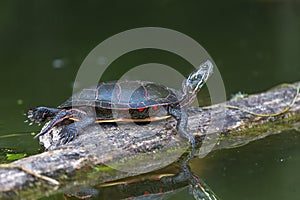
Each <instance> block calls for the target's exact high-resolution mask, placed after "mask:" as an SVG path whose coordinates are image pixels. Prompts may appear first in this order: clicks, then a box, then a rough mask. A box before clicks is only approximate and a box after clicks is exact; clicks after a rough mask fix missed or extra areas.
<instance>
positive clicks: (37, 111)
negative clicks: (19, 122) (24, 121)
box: [27, 107, 60, 123]
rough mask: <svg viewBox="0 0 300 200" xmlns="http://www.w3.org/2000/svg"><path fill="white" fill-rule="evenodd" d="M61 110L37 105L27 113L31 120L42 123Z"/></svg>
mask: <svg viewBox="0 0 300 200" xmlns="http://www.w3.org/2000/svg"><path fill="white" fill-rule="evenodd" d="M59 112H60V109H57V108H48V107H37V108H34V109H30V110H29V111H28V113H27V117H28V119H29V120H30V121H31V122H35V123H42V122H44V121H46V120H47V119H49V118H53V117H54V116H55V115H57V114H58V113H59Z"/></svg>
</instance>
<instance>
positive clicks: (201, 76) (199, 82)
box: [182, 60, 213, 97]
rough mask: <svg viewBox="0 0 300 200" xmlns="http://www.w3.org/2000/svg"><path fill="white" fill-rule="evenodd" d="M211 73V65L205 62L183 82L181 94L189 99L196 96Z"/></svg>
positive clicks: (209, 62) (208, 61)
mask: <svg viewBox="0 0 300 200" xmlns="http://www.w3.org/2000/svg"><path fill="white" fill-rule="evenodd" d="M212 73H213V64H212V62H211V61H210V60H207V61H205V62H204V63H202V64H201V65H200V67H199V68H198V69H197V70H195V71H194V72H193V73H191V74H190V75H189V77H188V78H187V79H186V80H185V81H184V82H183V84H182V85H183V93H184V94H186V95H188V96H189V97H194V96H196V94H197V93H198V92H199V91H200V89H201V87H202V86H203V85H204V84H205V83H206V81H207V79H208V78H209V77H210V75H211V74H212Z"/></svg>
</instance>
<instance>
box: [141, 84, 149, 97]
mask: <svg viewBox="0 0 300 200" xmlns="http://www.w3.org/2000/svg"><path fill="white" fill-rule="evenodd" d="M142 87H143V88H144V90H145V97H146V98H147V97H148V96H149V94H148V90H147V88H146V87H145V86H144V85H142Z"/></svg>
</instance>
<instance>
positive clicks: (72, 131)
mask: <svg viewBox="0 0 300 200" xmlns="http://www.w3.org/2000/svg"><path fill="white" fill-rule="evenodd" d="M78 133H79V130H78V128H77V127H76V125H75V123H73V124H69V125H67V126H65V127H64V128H63V129H62V130H61V131H60V133H59V136H60V138H59V139H60V141H61V142H62V143H63V144H66V143H69V142H70V141H72V140H75V139H76V138H77V137H78Z"/></svg>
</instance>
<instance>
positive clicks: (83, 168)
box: [0, 82, 300, 199]
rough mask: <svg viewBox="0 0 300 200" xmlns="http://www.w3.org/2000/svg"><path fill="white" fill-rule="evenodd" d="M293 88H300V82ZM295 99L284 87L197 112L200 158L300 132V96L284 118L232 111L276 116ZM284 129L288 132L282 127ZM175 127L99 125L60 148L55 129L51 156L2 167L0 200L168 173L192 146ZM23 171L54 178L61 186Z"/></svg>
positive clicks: (48, 142) (47, 141) (192, 125)
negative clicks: (287, 131) (272, 136)
mask: <svg viewBox="0 0 300 200" xmlns="http://www.w3.org/2000/svg"><path fill="white" fill-rule="evenodd" d="M292 85H293V86H294V87H300V82H298V83H294V84H292ZM295 95H296V89H295V88H293V87H282V88H276V89H273V90H270V91H267V92H264V93H261V94H256V95H251V96H248V97H245V98H242V99H237V100H230V101H228V102H225V103H222V104H218V105H213V106H211V107H208V108H204V109H202V110H201V109H199V108H195V107H191V108H190V109H189V110H188V114H189V122H188V128H189V131H192V132H193V133H194V135H195V137H196V141H197V144H198V146H197V155H198V156H203V155H205V154H207V153H208V152H210V151H211V150H215V149H222V148H228V147H234V146H238V145H242V144H246V143H248V142H250V141H252V140H257V139H260V138H262V137H265V136H267V135H270V134H274V133H277V132H278V131H280V130H281V129H287V128H294V127H296V126H298V125H299V119H300V96H299V95H298V96H297V97H296V100H295V102H294V104H293V106H292V107H291V108H290V109H289V110H288V111H286V112H284V113H282V114H281V115H278V116H270V117H265V116H257V115H253V114H250V113H248V112H245V111H244V110H240V109H233V108H228V107H227V106H228V105H232V106H237V107H240V108H242V109H246V110H248V111H251V112H255V113H261V114H262V113H264V114H265V113H268V114H272V113H277V112H280V111H282V110H284V109H285V108H286V107H287V106H288V105H289V104H290V102H292V101H293V99H294V97H295ZM283 123H284V126H279V125H282V124H283ZM175 126H176V121H175V120H174V119H172V118H170V119H167V120H163V121H158V122H152V123H150V124H147V125H136V124H131V123H130V124H128V123H118V124H117V125H113V124H105V125H97V124H95V125H94V126H91V127H89V128H88V129H87V130H86V131H85V133H84V134H81V135H80V136H79V137H78V138H77V139H76V140H75V141H73V142H70V143H68V144H67V145H59V142H58V133H59V131H60V130H59V129H54V130H53V131H52V133H51V134H46V135H44V136H43V137H41V138H40V139H41V142H42V143H44V145H45V146H46V147H47V151H45V152H43V153H41V154H38V155H34V156H30V157H27V158H23V159H20V160H17V161H15V162H13V163H12V165H15V166H19V167H16V168H8V167H4V166H1V167H0V199H2V198H16V199H19V198H20V196H23V197H24V198H25V199H26V198H28V199H30V198H32V197H34V198H38V197H41V196H45V195H46V194H53V193H55V192H57V191H62V190H66V189H68V188H72V187H74V186H76V185H79V186H80V185H83V184H86V183H88V184H96V183H103V182H107V181H113V180H117V179H120V178H123V177H128V176H134V175H137V174H142V173H146V172H150V171H153V170H155V169H159V168H163V167H165V166H167V165H169V164H171V163H172V162H174V161H176V160H177V159H178V158H179V157H180V156H181V155H182V154H183V153H184V152H185V151H186V148H187V147H188V146H189V144H188V142H187V141H186V140H184V139H183V138H181V137H180V136H178V135H177V134H176V129H175ZM200 144H201V145H200ZM106 166H110V167H111V168H113V169H116V170H114V171H112V170H111V169H109V168H108V167H106ZM23 169H26V170H30V171H32V172H33V173H36V174H41V175H44V176H47V177H51V178H54V179H56V180H58V181H59V182H60V185H59V186H57V185H55V184H53V183H50V182H49V181H47V180H44V179H42V178H41V177H36V176H34V175H32V174H30V173H28V172H27V171H24V170H23ZM108 169H109V170H108ZM119 170H121V171H119ZM85 176H86V177H85Z"/></svg>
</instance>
